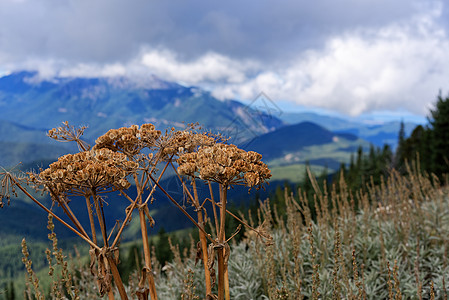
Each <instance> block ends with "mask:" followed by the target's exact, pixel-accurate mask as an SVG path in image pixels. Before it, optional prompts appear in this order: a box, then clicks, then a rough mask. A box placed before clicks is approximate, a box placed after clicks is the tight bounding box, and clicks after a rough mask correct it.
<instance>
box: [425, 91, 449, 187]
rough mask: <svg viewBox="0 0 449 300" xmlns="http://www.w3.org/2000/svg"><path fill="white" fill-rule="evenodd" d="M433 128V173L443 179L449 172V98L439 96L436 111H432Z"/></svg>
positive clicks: (431, 122)
mask: <svg viewBox="0 0 449 300" xmlns="http://www.w3.org/2000/svg"><path fill="white" fill-rule="evenodd" d="M429 123H430V125H431V127H432V162H431V163H432V164H431V169H432V171H433V172H434V173H435V174H436V175H437V176H439V177H440V178H442V175H443V174H444V173H447V172H448V170H449V96H448V97H446V98H443V97H442V96H441V93H440V95H438V99H437V102H436V104H435V109H433V110H430V117H429Z"/></svg>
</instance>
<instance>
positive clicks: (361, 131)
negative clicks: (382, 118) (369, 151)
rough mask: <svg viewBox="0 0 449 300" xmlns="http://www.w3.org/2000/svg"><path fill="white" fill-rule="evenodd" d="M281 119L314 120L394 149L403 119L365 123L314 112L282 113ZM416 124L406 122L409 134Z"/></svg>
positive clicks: (380, 145)
mask: <svg viewBox="0 0 449 300" xmlns="http://www.w3.org/2000/svg"><path fill="white" fill-rule="evenodd" d="M281 119H282V120H283V121H284V122H285V123H287V124H297V123H300V122H307V121H309V122H314V123H317V124H319V125H321V126H323V127H324V128H326V129H328V130H331V131H334V132H338V133H349V134H353V135H356V136H358V137H360V138H362V139H364V140H366V141H369V142H370V143H373V144H374V145H376V146H378V147H383V145H384V144H388V145H390V146H391V147H392V148H393V149H395V148H396V146H397V143H398V133H399V128H400V125H401V120H399V119H398V120H397V121H388V122H382V123H381V124H364V123H361V122H356V121H351V120H344V119H342V118H340V117H335V116H328V115H320V114H317V113H313V112H294V113H288V112H287V113H284V114H282V115H281ZM416 126H417V124H416V123H413V122H404V127H405V134H406V135H407V136H409V135H410V134H411V132H412V131H413V129H415V127H416Z"/></svg>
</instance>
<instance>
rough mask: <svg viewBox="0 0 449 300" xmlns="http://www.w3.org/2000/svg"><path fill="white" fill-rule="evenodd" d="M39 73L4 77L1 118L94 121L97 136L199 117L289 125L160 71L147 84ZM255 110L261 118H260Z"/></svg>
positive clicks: (36, 123) (231, 126) (260, 127)
mask: <svg viewBox="0 0 449 300" xmlns="http://www.w3.org/2000/svg"><path fill="white" fill-rule="evenodd" d="M36 76H37V74H36V73H33V72H20V73H13V74H10V75H8V76H4V77H2V78H0V120H8V121H12V122H16V123H19V124H21V125H25V126H28V127H31V128H45V129H49V128H52V127H55V126H58V125H59V124H60V123H61V122H62V121H65V120H68V121H69V122H71V123H72V124H86V125H89V127H90V129H89V130H88V131H87V132H86V134H87V137H89V138H92V139H93V138H95V137H97V136H99V135H101V134H102V133H104V132H105V131H107V130H108V129H110V128H117V127H122V126H126V125H130V124H141V123H147V122H151V123H154V124H155V125H157V126H158V127H163V128H166V127H168V126H176V127H182V126H183V125H184V124H185V123H192V122H199V123H200V124H201V125H203V126H204V127H206V128H209V129H212V130H220V131H233V130H235V128H238V129H239V131H240V132H241V133H242V132H245V131H249V130H250V131H251V132H255V133H257V134H259V133H266V132H269V131H271V130H273V129H275V128H278V127H280V126H283V125H284V124H283V122H282V121H281V120H279V119H277V118H271V117H264V113H263V112H260V111H257V112H254V110H253V109H252V108H247V107H246V106H245V105H243V104H242V103H239V102H237V101H219V100H217V99H216V98H214V97H213V96H211V95H210V93H208V92H205V91H203V90H201V89H198V88H195V87H184V86H181V85H178V84H176V83H171V82H166V81H163V80H161V79H159V78H157V77H155V76H153V77H152V78H151V79H150V80H148V81H147V82H145V83H136V82H133V81H130V80H128V79H126V78H121V77H119V78H55V79H53V80H49V81H45V80H44V81H37V79H36V78H37V77H36ZM252 113H257V114H258V116H262V117H261V118H257V120H256V121H257V122H255V118H252V117H251V114H252ZM183 123H184V124H183ZM4 134H6V133H2V136H0V140H2V139H3V138H4ZM243 137H244V136H242V138H243Z"/></svg>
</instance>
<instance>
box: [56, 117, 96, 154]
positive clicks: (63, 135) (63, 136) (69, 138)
mask: <svg viewBox="0 0 449 300" xmlns="http://www.w3.org/2000/svg"><path fill="white" fill-rule="evenodd" d="M86 129H87V126H81V127H79V128H75V127H74V126H70V125H69V122H68V121H65V122H62V126H60V127H58V128H53V129H50V130H49V131H48V133H47V136H48V137H50V138H52V139H54V140H56V141H59V142H76V143H77V144H78V147H79V148H80V150H81V149H82V150H88V149H89V148H90V147H89V145H88V144H87V143H86V142H84V141H83V140H81V136H82V135H83V134H84V130H86Z"/></svg>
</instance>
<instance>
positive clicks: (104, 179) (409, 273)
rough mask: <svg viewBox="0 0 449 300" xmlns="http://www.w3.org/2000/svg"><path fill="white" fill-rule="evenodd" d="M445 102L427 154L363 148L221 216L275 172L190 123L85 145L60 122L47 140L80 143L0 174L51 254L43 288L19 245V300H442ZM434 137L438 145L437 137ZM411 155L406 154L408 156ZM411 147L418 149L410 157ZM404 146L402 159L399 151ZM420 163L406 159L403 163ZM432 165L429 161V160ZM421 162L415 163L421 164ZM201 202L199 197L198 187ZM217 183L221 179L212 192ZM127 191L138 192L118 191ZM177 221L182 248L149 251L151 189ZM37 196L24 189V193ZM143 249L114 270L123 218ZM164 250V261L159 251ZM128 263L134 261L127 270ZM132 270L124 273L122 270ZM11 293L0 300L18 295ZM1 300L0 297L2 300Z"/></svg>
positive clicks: (447, 228)
mask: <svg viewBox="0 0 449 300" xmlns="http://www.w3.org/2000/svg"><path fill="white" fill-rule="evenodd" d="M448 106H449V99H448V98H446V99H442V98H441V97H440V98H439V100H438V101H437V106H436V108H435V110H434V111H432V119H431V120H430V121H431V122H430V124H431V126H432V127H428V128H426V129H425V130H426V133H425V134H424V137H423V136H420V137H421V138H425V139H426V141H428V142H429V144H430V145H432V146H433V148H432V149H431V150H429V149H427V150H425V151H430V152H426V153H427V154H428V155H430V156H426V157H425V158H424V159H423V158H422V156H420V155H419V150H422V148H419V147H418V146H417V145H418V144H417V143H415V142H416V141H415V140H416V139H417V138H418V137H417V135H415V136H412V137H410V139H412V138H413V139H415V140H410V139H405V137H403V136H401V135H400V138H401V139H402V140H400V143H399V148H398V151H397V153H396V155H393V154H392V151H391V150H390V149H389V148H388V147H385V148H384V149H382V150H380V149H375V148H373V147H372V148H371V149H370V152H369V154H368V155H367V156H365V155H363V150H362V149H361V148H360V149H359V151H358V153H357V157H356V158H355V157H353V159H352V160H351V163H350V165H349V168H347V167H346V166H345V165H342V166H341V168H340V171H339V172H338V174H336V175H335V176H334V177H333V179H332V183H331V184H328V183H327V182H328V181H327V180H328V179H329V176H327V174H325V173H324V174H322V176H320V177H321V178H320V180H317V179H316V177H315V176H314V175H313V174H312V172H311V171H310V169H307V168H306V173H307V174H305V175H306V177H307V178H308V180H307V181H306V182H305V183H304V184H303V185H302V186H300V187H299V188H298V189H294V190H292V189H291V188H290V187H288V188H286V189H285V190H284V191H283V192H282V191H279V190H278V191H277V192H276V194H275V195H274V197H272V199H271V200H270V199H262V201H259V202H258V203H257V205H253V206H251V207H250V208H248V209H246V210H243V211H242V210H241V211H235V210H230V209H228V208H229V205H228V197H227V192H228V189H229V188H231V187H232V186H236V185H243V186H247V187H248V188H249V189H251V188H260V187H263V185H264V184H265V182H266V181H267V180H268V179H269V178H270V177H271V172H270V170H269V169H268V167H267V166H266V165H265V164H264V163H263V162H262V161H261V159H262V157H261V155H260V154H258V153H255V152H252V151H249V152H247V151H244V150H242V149H239V148H238V147H236V146H234V145H231V144H228V143H227V142H226V139H225V138H223V137H222V136H221V135H215V134H211V133H209V132H204V131H201V130H200V129H199V128H198V127H197V126H196V125H191V126H188V127H187V128H186V129H184V130H176V129H174V128H172V129H169V130H167V131H165V133H163V132H161V131H158V130H156V128H155V127H154V126H153V125H152V124H144V125H142V126H140V127H139V126H136V125H133V126H131V127H123V128H119V129H111V130H110V131H108V132H107V133H106V134H105V135H103V136H101V137H99V138H98V139H97V140H96V142H95V145H94V146H93V147H91V146H90V145H88V144H87V143H86V142H84V141H83V140H82V134H83V132H84V130H85V128H84V127H81V128H74V127H71V126H69V124H68V123H64V124H63V126H61V127H59V128H56V129H53V130H51V131H50V132H49V136H50V137H51V138H53V139H55V140H59V141H62V142H69V141H71V142H76V143H77V145H78V146H79V150H80V151H79V153H75V154H68V155H64V156H61V157H60V158H59V159H58V161H57V162H54V163H52V164H51V165H50V166H49V168H47V169H45V170H44V169H42V170H40V171H39V172H28V173H19V172H14V171H6V170H3V172H1V181H2V189H1V199H0V204H1V205H3V204H6V203H9V201H10V198H11V197H14V196H17V192H18V191H19V190H20V191H21V192H22V193H24V194H25V195H26V196H27V197H29V199H31V200H32V201H33V202H35V203H36V204H37V205H38V206H40V207H41V208H42V209H43V210H45V211H46V212H47V213H48V216H49V218H48V227H47V228H48V230H49V232H50V233H49V240H50V241H51V249H46V250H45V256H46V258H47V263H48V276H49V277H50V278H51V284H50V289H49V290H43V289H42V286H41V285H40V280H39V278H38V276H37V275H36V273H35V272H34V270H33V264H32V259H31V257H30V253H29V248H28V246H27V243H26V240H25V239H23V241H22V262H23V263H24V265H25V267H26V274H27V284H26V288H25V291H24V292H23V296H24V297H25V298H26V299H44V298H52V299H98V298H106V297H107V298H108V299H117V298H120V299H129V298H134V299H152V300H155V299H158V298H159V299H204V298H205V299H220V300H222V299H288V300H289V299H447V289H448V285H447V283H446V280H447V278H446V277H445V276H446V274H448V272H449V267H448V263H447V251H448V238H447V237H448V236H449V235H448V234H449V197H448V196H449V195H448V191H449V190H448V185H447V180H446V179H447V177H446V175H445V172H446V171H447V166H445V165H444V163H446V164H447V165H449V164H448V163H447V157H446V153H447V151H445V149H446V150H449V149H448V148H449V147H448V145H447V141H448V140H449V138H447V137H446V134H447V132H449V131H447V130H443V129H444V128H446V126H448V124H449V121H448V120H447V113H446V108H447V107H448ZM440 139H443V140H444V141H440ZM409 146H410V147H412V148H406V147H409ZM413 147H415V148H413ZM404 149H409V150H407V151H406V150H404ZM410 153H413V154H416V158H417V160H416V161H411V160H410V159H408V158H409V157H408V156H407V155H410ZM429 157H430V158H429ZM422 162H424V163H425V164H426V165H425V166H424V167H423V165H422V164H421V163H422ZM168 168H170V169H172V170H173V172H174V173H175V174H176V176H178V178H179V180H180V182H181V183H182V185H181V186H180V188H181V189H182V192H183V194H184V195H185V197H187V199H188V204H189V205H191V206H192V207H193V208H194V212H195V215H190V214H189V213H188V212H187V211H186V209H185V207H184V206H182V205H180V204H179V201H178V200H177V199H174V198H173V197H172V196H171V195H170V193H169V192H167V191H165V190H164V189H163V187H162V186H161V185H160V184H159V182H160V180H161V178H162V177H163V175H164V173H165V171H166V170H167V169H168ZM199 182H206V183H207V185H208V186H209V190H210V195H209V197H207V198H205V199H200V198H199V196H198V193H197V184H198V183H199ZM213 184H218V186H219V188H218V191H219V192H218V195H214V188H213V186H212V185H213ZM129 189H136V197H130V196H129V195H130V194H129V192H128V190H129ZM156 189H158V190H160V191H162V192H163V193H164V194H165V196H166V197H167V199H169V200H170V201H171V202H172V203H173V205H175V206H176V207H177V208H178V209H179V210H180V211H182V212H183V213H184V214H185V217H186V218H189V220H190V221H191V222H192V224H193V225H194V226H195V228H196V233H195V234H194V235H192V238H191V239H190V240H189V242H188V243H187V245H186V243H184V245H183V246H182V245H181V244H179V243H176V242H175V241H174V240H173V239H171V238H170V237H169V236H168V235H166V234H165V232H163V231H162V232H160V233H159V235H158V240H157V244H155V245H154V246H151V244H150V241H149V235H148V226H152V224H153V223H154V222H155V221H156V222H157V220H153V219H152V217H151V214H150V207H151V204H152V203H153V201H159V200H160V199H154V191H155V190H156ZM31 190H33V191H34V192H31ZM35 192H42V193H48V194H49V195H50V196H51V198H52V200H53V205H59V206H60V207H61V208H62V211H63V212H64V216H59V215H57V214H56V213H55V212H54V211H53V209H52V207H46V206H45V205H43V204H42V203H41V202H40V201H39V199H38V198H36V197H35V196H34V195H35ZM110 192H119V193H120V195H121V196H122V198H123V201H127V202H128V203H129V206H128V207H127V209H126V210H125V211H124V217H123V219H122V220H121V221H120V222H117V223H116V225H115V226H113V227H112V228H108V227H107V226H106V224H107V222H106V218H107V216H108V215H107V206H106V205H105V198H104V195H105V194H107V193H110ZM80 197H81V199H84V200H83V201H84V202H85V204H84V205H85V206H86V210H87V212H88V214H89V223H88V224H81V223H80V222H79V221H78V218H77V216H76V215H75V214H74V213H73V212H72V210H71V208H70V206H71V205H72V204H71V201H75V200H76V201H79V199H80ZM134 211H136V213H137V215H138V218H139V225H140V231H141V237H142V239H141V241H139V242H140V244H139V245H138V246H137V245H133V246H131V247H128V248H127V250H128V255H127V258H126V259H123V256H122V260H123V261H122V262H120V259H119V257H120V252H119V250H120V249H124V247H122V246H121V240H122V234H123V232H124V229H125V227H126V226H127V225H128V224H129V222H130V221H131V218H132V216H133V212H134ZM56 221H58V222H60V223H62V224H63V225H64V226H65V227H67V228H69V229H70V230H71V231H73V233H74V234H75V235H77V236H78V237H79V238H80V239H81V240H83V241H84V242H85V243H86V245H87V246H88V247H89V251H88V261H87V262H86V261H85V260H84V259H83V258H82V257H81V255H80V254H78V253H77V254H76V256H75V258H69V257H67V255H65V254H64V253H63V251H62V249H61V247H60V246H59V243H58V239H57V237H56V234H55V232H54V222H56ZM167 253H170V255H167ZM133 260H134V261H133ZM124 263H126V264H128V265H133V266H135V268H134V269H130V268H126V267H125V268H124V267H123V264H124ZM13 291H14V289H13V288H12V287H8V286H7V287H6V288H5V292H4V293H3V296H4V297H3V298H5V299H8V300H9V299H14V298H15V297H16V296H15V292H13ZM0 297H1V295H0Z"/></svg>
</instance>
